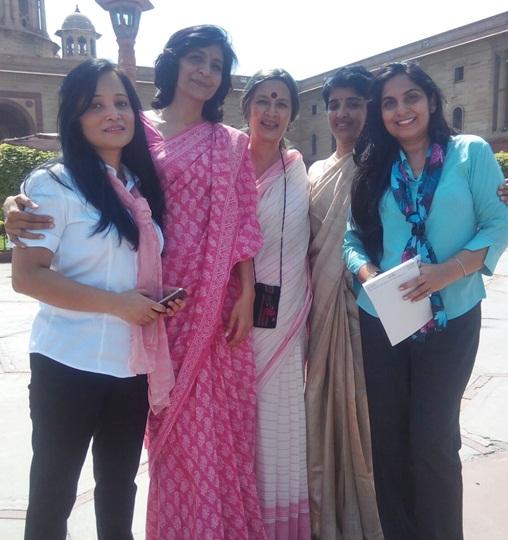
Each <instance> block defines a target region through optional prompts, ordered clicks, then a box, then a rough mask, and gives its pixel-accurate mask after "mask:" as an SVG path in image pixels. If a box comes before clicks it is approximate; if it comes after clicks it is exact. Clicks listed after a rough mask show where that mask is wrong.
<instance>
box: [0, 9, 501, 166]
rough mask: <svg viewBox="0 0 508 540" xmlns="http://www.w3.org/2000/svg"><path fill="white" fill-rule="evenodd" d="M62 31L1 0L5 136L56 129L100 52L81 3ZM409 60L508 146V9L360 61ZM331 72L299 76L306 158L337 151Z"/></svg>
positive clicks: (145, 84)
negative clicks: (329, 104)
mask: <svg viewBox="0 0 508 540" xmlns="http://www.w3.org/2000/svg"><path fill="white" fill-rule="evenodd" d="M56 34H57V36H58V37H59V38H60V40H61V44H60V46H59V45H57V44H56V43H54V42H52V41H51V39H50V37H49V36H48V33H47V30H46V20H45V9H44V0H0V44H1V46H0V139H3V138H9V137H20V136H24V135H28V134H31V133H36V132H54V131H55V129H56V113H57V107H58V99H57V92H58V87H59V85H60V83H61V81H62V78H63V77H64V76H65V74H66V73H67V72H68V71H69V70H70V69H72V67H73V66H75V65H76V63H77V62H79V61H82V60H83V59H84V58H87V57H89V56H91V57H95V56H97V54H99V56H100V44H99V46H97V44H96V41H97V40H98V39H99V38H100V34H98V33H97V32H96V30H95V28H94V25H93V24H92V21H90V19H89V18H88V17H86V16H85V15H84V14H82V13H80V12H79V9H78V8H76V11H75V12H74V13H71V14H70V15H68V16H67V17H66V18H65V19H64V21H63V22H62V27H61V29H60V30H59V31H58V32H57V33H56ZM59 50H61V56H58V51H59ZM316 54H319V51H316ZM403 60H416V61H417V62H418V63H419V64H420V65H421V66H422V67H423V68H424V69H425V70H426V71H428V73H429V74H430V75H431V76H432V77H433V78H434V80H435V81H436V82H437V84H438V85H439V86H440V87H441V89H442V90H443V93H444V95H445V97H446V100H447V104H448V105H447V111H446V114H447V116H448V120H449V122H450V124H451V125H453V126H454V127H455V128H457V129H458V130H460V131H463V132H466V133H474V134H477V135H480V136H481V137H483V138H485V139H487V140H488V141H489V142H490V143H491V144H492V146H493V148H494V149H496V150H500V149H504V150H508V12H504V13H501V14H499V15H495V16H493V17H489V18H487V19H483V20H480V21H477V22H474V23H471V24H468V25H465V26H461V27H459V28H456V29H454V30H450V31H447V32H443V33H441V34H437V35H435V36H431V37H428V38H426V39H423V40H420V41H417V42H415V43H410V44H408V45H404V46H402V47H399V48H397V49H393V50H390V51H386V52H382V53H380V54H378V55H375V56H372V57H370V58H365V59H358V62H355V64H363V65H364V66H366V67H367V68H368V69H370V70H374V71H375V70H376V69H379V68H380V67H381V66H383V65H384V64H387V63H389V62H394V61H403ZM337 67H339V66H337ZM332 73H333V70H332V71H330V72H326V73H321V74H319V75H315V76H313V77H309V78H307V79H303V80H301V81H299V89H300V98H301V109H300V117H299V118H298V119H297V120H296V122H295V124H294V126H292V129H291V132H290V138H291V141H292V142H293V143H294V144H295V146H296V147H297V148H298V149H299V150H300V151H301V152H302V153H303V155H304V158H305V161H306V162H307V163H312V162H313V161H315V160H316V159H321V158H323V157H325V156H327V155H329V154H330V153H331V152H332V150H333V144H334V143H333V140H332V137H331V135H330V133H329V131H328V126H327V122H326V114H325V110H324V105H323V102H322V99H321V87H322V84H323V81H324V79H325V78H326V77H327V76H329V75H330V74H332ZM152 79H153V69H152V68H149V67H138V71H137V90H138V93H139V95H140V97H141V101H142V103H143V106H144V107H145V108H148V107H149V103H150V100H151V98H152V96H153V85H152V82H151V81H152ZM246 82H247V77H244V76H235V77H234V78H233V86H234V90H233V92H232V93H231V94H230V96H228V99H227V101H226V106H225V122H226V123H228V124H231V125H233V126H236V127H241V126H242V125H243V121H242V118H241V113H240V105H239V102H240V95H241V91H242V88H243V87H244V85H245V83H246Z"/></svg>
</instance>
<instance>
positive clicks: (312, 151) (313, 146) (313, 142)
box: [311, 135, 317, 156]
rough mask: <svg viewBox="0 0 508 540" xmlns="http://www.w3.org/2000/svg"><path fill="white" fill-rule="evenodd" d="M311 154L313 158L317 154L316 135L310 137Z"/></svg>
mask: <svg viewBox="0 0 508 540" xmlns="http://www.w3.org/2000/svg"><path fill="white" fill-rule="evenodd" d="M311 153H312V155H313V156H315V155H316V154H317V137H316V135H312V139H311Z"/></svg>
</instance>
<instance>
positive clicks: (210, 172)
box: [146, 121, 265, 540]
mask: <svg viewBox="0 0 508 540" xmlns="http://www.w3.org/2000/svg"><path fill="white" fill-rule="evenodd" d="M146 131H147V136H148V141H149V145H150V149H151V152H152V156H153V158H154V162H155V165H156V168H157V171H158V173H159V177H160V179H161V182H162V185H163V189H164V192H165V199H166V220H165V231H164V238H165V249H164V253H163V279H164V283H165V284H166V285H178V286H182V287H185V288H186V289H187V292H188V293H189V296H188V300H187V306H186V308H185V310H183V311H182V312H181V313H179V314H178V316H176V317H174V318H170V319H168V320H167V332H168V341H169V346H170V350H171V356H172V360H173V367H174V371H175V377H176V384H175V387H174V389H173V391H172V393H171V395H170V399H169V406H168V407H167V408H166V409H164V410H163V411H162V412H161V413H160V414H158V415H156V416H155V415H153V414H151V415H150V417H149V421H148V435H147V438H148V449H149V465H150V490H149V497H148V516H147V539H148V540H173V539H174V540H184V539H195V540H202V539H210V540H222V539H224V540H226V539H228V540H240V539H265V533H264V529H263V522H262V518H261V512H260V507H259V502H258V496H257V490H256V478H255V471H254V464H255V433H256V393H255V388H256V382H255V379H256V374H255V366H254V360H253V356H252V348H251V344H250V342H244V343H243V344H241V345H240V346H237V347H234V348H230V347H228V345H227V343H226V339H225V335H224V323H225V322H226V321H227V319H228V317H229V314H230V311H231V308H232V306H233V304H234V301H235V298H236V297H237V295H238V292H239V283H238V280H237V278H236V276H235V275H234V272H233V274H232V269H233V266H234V265H235V264H236V263H237V262H239V261H242V260H245V259H248V258H252V257H253V256H254V255H255V254H256V253H257V251H258V250H259V248H260V246H261V244H262V238H261V233H260V229H259V225H258V223H257V219H256V190H255V183H254V173H253V170H252V166H251V164H250V160H249V158H248V156H247V143H248V140H247V137H246V136H245V135H244V134H242V133H240V132H238V131H236V130H234V129H232V128H228V127H225V126H223V125H220V124H215V125H213V124H210V123H201V124H198V125H195V126H193V127H191V128H189V129H187V130H185V131H184V132H182V133H180V134H178V135H177V136H175V137H171V138H169V139H164V138H163V137H162V136H161V135H160V133H159V132H158V131H157V130H155V129H154V128H153V127H152V126H151V125H150V124H149V122H148V121H146Z"/></svg>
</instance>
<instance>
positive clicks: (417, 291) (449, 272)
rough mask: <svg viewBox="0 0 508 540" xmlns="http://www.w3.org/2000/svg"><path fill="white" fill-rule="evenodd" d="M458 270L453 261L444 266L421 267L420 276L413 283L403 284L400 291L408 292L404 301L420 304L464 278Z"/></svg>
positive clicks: (425, 265) (426, 265)
mask: <svg viewBox="0 0 508 540" xmlns="http://www.w3.org/2000/svg"><path fill="white" fill-rule="evenodd" d="M458 270H460V269H458V268H457V265H455V264H454V263H453V261H452V262H445V263H442V264H424V263H423V264H422V265H421V266H420V275H419V276H418V277H417V278H415V279H412V280H411V281H407V282H406V283H403V284H402V285H401V286H400V287H399V289H400V290H401V291H405V292H406V291H407V292H406V293H405V294H404V300H410V301H411V302H418V300H423V299H424V298H426V297H427V296H430V295H431V294H432V293H434V292H437V291H440V290H442V289H444V288H445V287H447V286H448V285H450V283H453V282H454V281H456V280H457V279H458V278H460V277H462V274H460V275H459V274H458Z"/></svg>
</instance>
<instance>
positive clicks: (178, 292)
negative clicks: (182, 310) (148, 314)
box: [159, 287, 187, 307]
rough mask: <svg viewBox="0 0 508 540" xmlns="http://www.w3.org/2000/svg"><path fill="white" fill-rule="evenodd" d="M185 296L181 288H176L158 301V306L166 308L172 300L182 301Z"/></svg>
mask: <svg viewBox="0 0 508 540" xmlns="http://www.w3.org/2000/svg"><path fill="white" fill-rule="evenodd" d="M186 296H187V291H186V290H185V289H183V288H182V287H178V289H175V290H174V291H172V292H170V293H169V294H168V295H167V296H165V297H164V298H161V299H160V300H159V304H161V305H163V306H164V307H168V304H169V302H172V301H173V300H183V299H184V298H185V297H186Z"/></svg>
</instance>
